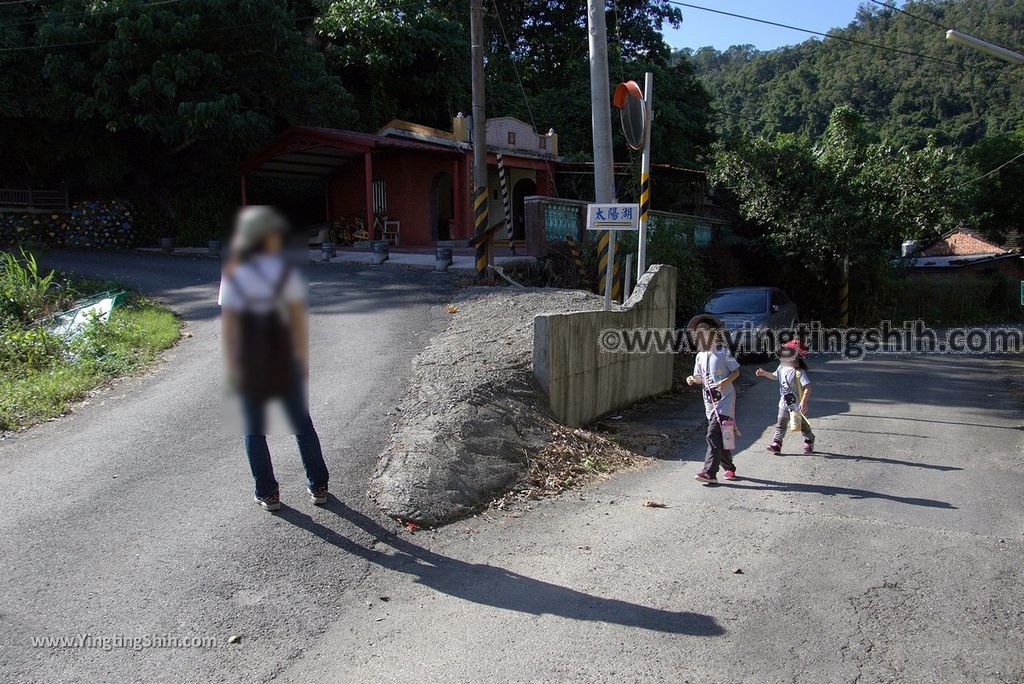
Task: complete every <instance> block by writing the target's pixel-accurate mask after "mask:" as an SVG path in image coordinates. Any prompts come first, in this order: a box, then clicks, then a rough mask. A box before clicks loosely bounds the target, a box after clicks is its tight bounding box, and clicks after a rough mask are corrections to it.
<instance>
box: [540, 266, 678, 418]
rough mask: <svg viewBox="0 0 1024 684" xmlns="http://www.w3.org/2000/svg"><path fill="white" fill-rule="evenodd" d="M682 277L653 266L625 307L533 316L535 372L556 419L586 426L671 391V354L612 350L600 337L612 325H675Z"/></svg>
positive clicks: (627, 326) (634, 326) (668, 270)
mask: <svg viewBox="0 0 1024 684" xmlns="http://www.w3.org/2000/svg"><path fill="white" fill-rule="evenodd" d="M678 277H679V274H678V272H677V271H676V269H675V268H673V267H672V266H661V265H655V266H651V268H650V269H648V271H647V273H645V274H644V275H643V277H642V278H641V279H640V282H639V283H637V286H636V289H635V290H634V291H633V295H632V296H631V297H630V298H629V299H628V300H627V301H626V303H625V304H624V305H623V306H622V307H617V308H616V309H615V310H612V311H579V312H574V313H552V314H540V315H538V316H536V317H535V318H534V320H533V372H534V375H535V376H536V377H537V379H538V380H539V381H540V384H541V386H542V387H543V388H544V391H545V392H547V395H548V398H549V400H550V403H551V410H552V412H553V413H554V414H555V417H556V418H558V420H560V421H561V422H563V423H565V424H567V425H585V424H587V423H589V422H591V421H593V420H594V419H595V418H598V417H599V416H601V415H604V414H605V413H608V412H609V411H615V410H618V409H622V408H625V407H627V406H630V405H632V404H635V403H636V402H638V401H641V400H643V399H646V398H648V397H652V396H655V395H658V394H663V393H665V392H668V391H669V390H670V389H672V362H673V355H672V354H613V353H608V352H604V351H601V347H600V346H599V342H598V336H599V335H600V333H601V331H603V330H608V329H615V330H618V329H622V328H627V329H632V328H658V329H666V328H668V329H671V328H674V327H675V322H676V281H677V279H678Z"/></svg>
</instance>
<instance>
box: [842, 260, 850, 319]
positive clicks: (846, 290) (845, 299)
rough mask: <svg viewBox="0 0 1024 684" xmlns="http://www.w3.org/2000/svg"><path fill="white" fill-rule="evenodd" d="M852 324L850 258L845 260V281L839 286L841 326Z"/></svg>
mask: <svg viewBox="0 0 1024 684" xmlns="http://www.w3.org/2000/svg"><path fill="white" fill-rule="evenodd" d="M849 324H850V258H849V257H844V258H843V280H842V282H841V283H840V285H839V325H841V326H842V327H844V328H845V327H846V326H848V325H849Z"/></svg>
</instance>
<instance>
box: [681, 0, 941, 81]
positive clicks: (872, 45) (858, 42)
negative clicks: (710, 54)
mask: <svg viewBox="0 0 1024 684" xmlns="http://www.w3.org/2000/svg"><path fill="white" fill-rule="evenodd" d="M666 1H667V2H668V3H669V4H672V5H679V6H680V7H689V8H690V9H696V10H701V11H704V12H712V13H714V14H721V15H724V16H727V17H733V18H736V19H744V20H746V21H753V22H756V23H758V24H766V25H768V26H775V27H777V28H784V29H789V30H790V31H799V32H801V33H807V34H810V35H812V36H821V37H823V38H833V39H835V40H841V41H844V42H847V43H853V44H854V45H862V46H864V47H870V48H875V49H878V50H888V51H889V52H896V53H899V54H901V55H907V56H909V57H918V58H920V59H928V60H932V61H934V62H942V63H943V64H951V65H953V66H960V65H959V64H958V63H957V62H955V61H953V60H951V59H944V58H942V57H933V56H931V55H923V54H920V53H918V52H911V51H910V50H902V49H900V48H895V47H890V46H888V45H882V44H880V43H872V42H869V41H866V40H858V39H857V38H851V37H849V36H843V35H839V34H835V33H824V32H822V31H814V30H812V29H805V28H800V27H799V26H792V25H790V24H782V23H779V22H777V21H769V20H768V19H758V18H757V17H748V16H746V15H744V14H735V13H733V12H726V11H724V10H717V9H712V8H710V7H702V6H701V5H691V4H690V3H688V2H679V0H666Z"/></svg>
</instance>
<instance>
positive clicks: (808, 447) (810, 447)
mask: <svg viewBox="0 0 1024 684" xmlns="http://www.w3.org/2000/svg"><path fill="white" fill-rule="evenodd" d="M804 453H805V454H813V453H814V442H810V441H807V440H804Z"/></svg>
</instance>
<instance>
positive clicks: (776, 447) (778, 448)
mask: <svg viewBox="0 0 1024 684" xmlns="http://www.w3.org/2000/svg"><path fill="white" fill-rule="evenodd" d="M766 448H767V449H768V451H770V452H772V453H773V454H780V453H782V445H781V444H779V443H778V442H772V443H771V444H769V445H768V446H767V447H766Z"/></svg>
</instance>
